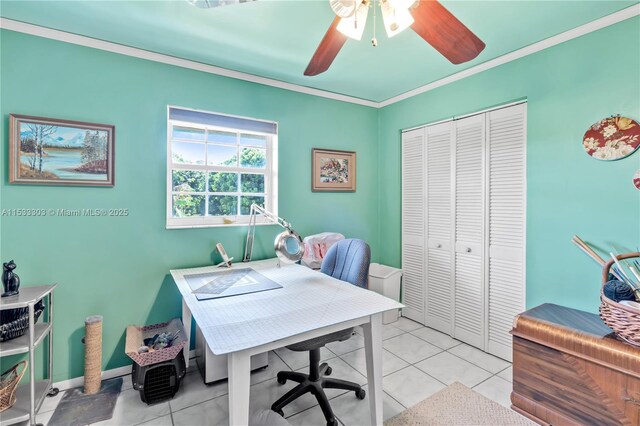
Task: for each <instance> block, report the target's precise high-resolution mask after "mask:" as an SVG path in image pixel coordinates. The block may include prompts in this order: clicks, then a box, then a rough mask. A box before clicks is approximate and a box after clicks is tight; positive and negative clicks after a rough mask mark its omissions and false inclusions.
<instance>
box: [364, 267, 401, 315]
mask: <svg viewBox="0 0 640 426" xmlns="http://www.w3.org/2000/svg"><path fill="white" fill-rule="evenodd" d="M401 278H402V269H398V268H392V267H391V266H387V265H381V264H379V263H372V264H371V265H370V266H369V290H373V291H375V292H376V293H378V294H382V295H383V296H386V297H388V298H390V299H393V300H395V301H396V302H399V301H400V279H401ZM399 312H400V311H399V310H398V309H395V310H392V311H387V312H385V313H384V314H382V323H383V324H389V323H392V322H394V321H397V320H398V315H399Z"/></svg>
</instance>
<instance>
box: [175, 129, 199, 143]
mask: <svg viewBox="0 0 640 426" xmlns="http://www.w3.org/2000/svg"><path fill="white" fill-rule="evenodd" d="M172 137H173V138H174V139H189V140H192V141H204V130H202V129H192V128H190V127H174V128H173V134H172Z"/></svg>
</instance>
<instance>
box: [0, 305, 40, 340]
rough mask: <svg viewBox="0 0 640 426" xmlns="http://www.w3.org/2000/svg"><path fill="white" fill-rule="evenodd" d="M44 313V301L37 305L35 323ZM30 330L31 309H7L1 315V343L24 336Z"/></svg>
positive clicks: (35, 307)
mask: <svg viewBox="0 0 640 426" xmlns="http://www.w3.org/2000/svg"><path fill="white" fill-rule="evenodd" d="M43 311H44V303H42V300H41V301H39V302H38V303H36V304H35V306H34V311H33V323H34V324H35V323H36V322H38V318H39V317H40V315H41V314H42V312H43ZM28 329H29V308H15V309H6V310H4V311H2V312H1V314H0V342H4V341H5V340H11V339H15V338H16V337H20V336H22V335H23V334H24V333H25V332H26V331H27V330H28Z"/></svg>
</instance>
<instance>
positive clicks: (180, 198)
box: [173, 194, 204, 217]
mask: <svg viewBox="0 0 640 426" xmlns="http://www.w3.org/2000/svg"><path fill="white" fill-rule="evenodd" d="M189 216H204V195H188V194H180V195H174V196H173V217H189Z"/></svg>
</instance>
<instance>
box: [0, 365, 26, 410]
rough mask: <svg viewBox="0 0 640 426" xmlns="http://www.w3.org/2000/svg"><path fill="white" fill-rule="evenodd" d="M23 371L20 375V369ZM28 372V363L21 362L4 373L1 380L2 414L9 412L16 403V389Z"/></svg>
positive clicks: (0, 400) (0, 403)
mask: <svg viewBox="0 0 640 426" xmlns="http://www.w3.org/2000/svg"><path fill="white" fill-rule="evenodd" d="M20 367H22V370H20V372H19V373H18V369H19V368H20ZM25 371H27V361H20V362H19V363H17V364H16V365H14V366H13V367H11V368H10V369H8V370H7V371H5V372H4V373H2V378H1V379H0V413H2V412H3V411H5V410H8V409H9V408H11V407H12V406H13V404H15V403H16V388H17V387H18V383H20V380H21V379H22V376H24V372H25Z"/></svg>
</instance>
